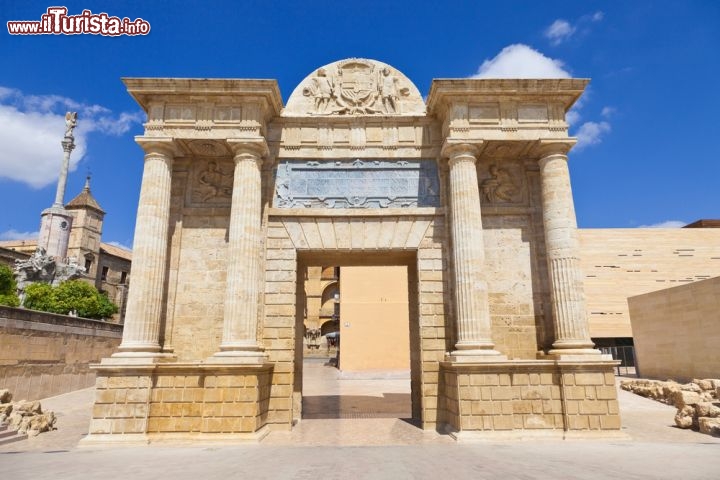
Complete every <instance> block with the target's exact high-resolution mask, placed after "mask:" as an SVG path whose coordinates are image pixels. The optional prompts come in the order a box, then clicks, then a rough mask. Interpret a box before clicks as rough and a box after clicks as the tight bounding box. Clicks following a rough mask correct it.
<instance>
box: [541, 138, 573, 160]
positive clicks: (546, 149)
mask: <svg viewBox="0 0 720 480" xmlns="http://www.w3.org/2000/svg"><path fill="white" fill-rule="evenodd" d="M576 143H577V139H575V138H564V139H559V140H554V139H543V140H538V141H537V142H535V145H533V148H532V150H531V153H533V154H534V156H537V157H538V159H539V160H540V161H542V160H543V159H545V158H547V157H551V156H554V155H563V156H565V157H567V154H568V152H569V151H570V149H571V148H572V147H573V146H575V144H576Z"/></svg>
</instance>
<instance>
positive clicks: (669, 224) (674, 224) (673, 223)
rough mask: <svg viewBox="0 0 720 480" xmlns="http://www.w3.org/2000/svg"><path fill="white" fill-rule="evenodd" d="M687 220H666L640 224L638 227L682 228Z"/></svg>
mask: <svg viewBox="0 0 720 480" xmlns="http://www.w3.org/2000/svg"><path fill="white" fill-rule="evenodd" d="M685 225H687V222H683V221H682V220H665V221H664V222H659V223H653V224H650V225H639V226H638V227H637V228H682V227H684V226H685Z"/></svg>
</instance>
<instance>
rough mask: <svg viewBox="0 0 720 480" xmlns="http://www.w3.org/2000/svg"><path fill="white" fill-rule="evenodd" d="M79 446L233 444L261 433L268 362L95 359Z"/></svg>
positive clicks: (267, 395) (267, 394) (269, 373)
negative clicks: (91, 400)
mask: <svg viewBox="0 0 720 480" xmlns="http://www.w3.org/2000/svg"><path fill="white" fill-rule="evenodd" d="M92 368H93V369H94V370H96V372H97V380H96V385H95V388H96V392H95V405H94V407H93V412H92V420H91V422H90V433H89V435H88V436H87V437H86V438H85V439H84V440H83V442H82V443H83V445H92V444H104V443H114V444H143V443H155V442H165V443H167V442H179V443H183V442H188V441H192V442H193V443H197V442H198V441H199V442H202V443H215V442H222V443H235V442H247V441H259V440H261V439H262V438H263V437H264V436H265V435H266V434H267V427H266V423H267V414H268V404H269V402H270V383H271V376H272V368H273V366H272V364H269V363H264V364H257V365H248V364H238V365H233V364H227V363H224V364H213V365H209V364H204V363H154V364H145V365H141V364H136V363H130V364H124V365H123V364H118V363H116V362H113V364H108V365H105V364H100V365H94V366H93V367H92Z"/></svg>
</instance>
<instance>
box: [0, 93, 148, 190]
mask: <svg viewBox="0 0 720 480" xmlns="http://www.w3.org/2000/svg"><path fill="white" fill-rule="evenodd" d="M69 110H70V111H77V112H78V127H77V128H76V129H75V150H74V151H73V152H72V155H71V156H70V170H71V171H72V170H75V168H76V167H77V164H78V163H79V162H80V161H81V160H82V158H83V156H84V155H85V152H86V151H87V137H88V134H89V133H91V132H98V133H102V134H105V135H122V134H124V133H125V132H127V131H128V130H129V129H130V128H131V127H132V125H133V124H134V123H140V122H142V114H141V113H139V112H136V113H127V112H123V113H120V114H119V115H113V113H112V111H110V110H109V109H107V108H105V107H103V106H101V105H88V104H84V103H80V102H77V101H75V100H72V99H70V98H67V97H63V96H60V95H26V94H24V93H23V92H21V91H20V90H17V89H12V88H6V87H2V86H0V125H2V126H3V127H2V128H0V177H4V178H7V179H10V180H14V181H17V182H22V183H25V184H27V185H30V186H31V187H33V188H42V187H44V186H46V185H49V184H51V183H53V182H54V181H55V180H56V179H57V176H58V173H59V171H60V164H61V163H62V159H63V151H62V147H61V146H60V141H61V140H62V136H63V133H64V132H65V112H66V111H69Z"/></svg>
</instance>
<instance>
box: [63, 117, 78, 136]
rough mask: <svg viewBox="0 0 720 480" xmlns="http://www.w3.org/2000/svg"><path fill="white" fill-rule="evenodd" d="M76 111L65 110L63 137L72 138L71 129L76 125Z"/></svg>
mask: <svg viewBox="0 0 720 480" xmlns="http://www.w3.org/2000/svg"><path fill="white" fill-rule="evenodd" d="M77 115H78V114H77V112H67V113H66V114H65V137H66V138H73V130H74V129H75V127H76V126H77Z"/></svg>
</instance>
